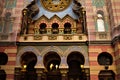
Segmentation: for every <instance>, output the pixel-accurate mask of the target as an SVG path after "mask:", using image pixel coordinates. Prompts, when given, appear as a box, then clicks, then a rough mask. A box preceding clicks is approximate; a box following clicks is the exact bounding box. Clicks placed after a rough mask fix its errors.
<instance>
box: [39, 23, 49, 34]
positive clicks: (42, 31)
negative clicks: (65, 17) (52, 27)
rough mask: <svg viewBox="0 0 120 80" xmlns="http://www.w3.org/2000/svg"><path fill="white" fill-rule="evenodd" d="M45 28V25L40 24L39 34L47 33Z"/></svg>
mask: <svg viewBox="0 0 120 80" xmlns="http://www.w3.org/2000/svg"><path fill="white" fill-rule="evenodd" d="M46 27H47V25H46V24H45V23H41V24H40V33H41V34H45V33H47V29H46Z"/></svg>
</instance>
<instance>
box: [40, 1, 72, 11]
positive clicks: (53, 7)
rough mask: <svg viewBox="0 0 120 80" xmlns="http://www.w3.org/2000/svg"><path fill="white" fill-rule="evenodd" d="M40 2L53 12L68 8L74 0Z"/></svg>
mask: <svg viewBox="0 0 120 80" xmlns="http://www.w3.org/2000/svg"><path fill="white" fill-rule="evenodd" d="M40 2H41V4H42V6H43V7H44V8H45V9H46V10H48V11H52V12H59V11H63V10H65V9H66V8H68V7H69V6H70V4H71V2H72V0H59V2H58V3H54V1H53V0H40Z"/></svg>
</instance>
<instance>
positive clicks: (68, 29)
mask: <svg viewBox="0 0 120 80" xmlns="http://www.w3.org/2000/svg"><path fill="white" fill-rule="evenodd" d="M64 34H71V24H70V23H65V24H64Z"/></svg>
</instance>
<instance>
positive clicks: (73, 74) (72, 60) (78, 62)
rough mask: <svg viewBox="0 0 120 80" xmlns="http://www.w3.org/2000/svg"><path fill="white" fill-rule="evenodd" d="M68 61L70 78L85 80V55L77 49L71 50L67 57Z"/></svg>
mask: <svg viewBox="0 0 120 80" xmlns="http://www.w3.org/2000/svg"><path fill="white" fill-rule="evenodd" d="M67 63H68V66H69V70H68V78H69V79H73V80H77V79H78V80H84V78H85V73H84V72H82V71H83V65H84V63H85V59H84V56H83V55H82V54H81V53H80V52H77V51H74V52H71V53H70V54H69V55H68V57H67Z"/></svg>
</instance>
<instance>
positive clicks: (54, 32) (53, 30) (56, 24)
mask: <svg viewBox="0 0 120 80" xmlns="http://www.w3.org/2000/svg"><path fill="white" fill-rule="evenodd" d="M58 27H59V25H58V23H53V24H52V29H51V31H52V34H58V33H59V29H58Z"/></svg>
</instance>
